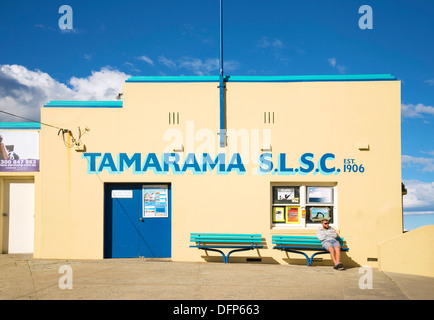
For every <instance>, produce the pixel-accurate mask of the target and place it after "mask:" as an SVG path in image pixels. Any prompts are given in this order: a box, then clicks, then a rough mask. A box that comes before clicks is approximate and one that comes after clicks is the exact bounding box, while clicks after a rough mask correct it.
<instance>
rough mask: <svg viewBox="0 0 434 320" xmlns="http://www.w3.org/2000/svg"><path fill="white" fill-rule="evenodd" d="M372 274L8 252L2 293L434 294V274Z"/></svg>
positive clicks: (69, 296) (55, 296)
mask: <svg viewBox="0 0 434 320" xmlns="http://www.w3.org/2000/svg"><path fill="white" fill-rule="evenodd" d="M62 266H64V267H62ZM59 271H60V273H59ZM368 276H369V275H368V273H367V272H365V273H359V268H350V269H346V270H345V271H336V270H334V269H332V268H331V267H325V266H313V267H307V266H301V265H275V264H257V263H229V264H223V263H207V262H203V263H195V262H168V261H149V260H146V259H106V260H39V259H33V258H32V257H31V256H29V255H13V254H11V255H9V254H1V255H0V299H1V300H118V299H119V300H124V299H134V300H137V299H140V300H290V299H302V300H304V299H313V300H319V299H321V300H323V299H338V300H383V299H389V300H416V299H429V300H432V299H434V278H431V277H421V276H411V275H403V274H392V273H383V272H380V271H378V270H376V269H372V277H371V278H368ZM370 279H371V280H372V281H370ZM369 283H372V288H369ZM68 285H69V286H70V288H68ZM361 286H362V287H367V288H365V289H362V288H361ZM61 287H64V289H62V288H61Z"/></svg>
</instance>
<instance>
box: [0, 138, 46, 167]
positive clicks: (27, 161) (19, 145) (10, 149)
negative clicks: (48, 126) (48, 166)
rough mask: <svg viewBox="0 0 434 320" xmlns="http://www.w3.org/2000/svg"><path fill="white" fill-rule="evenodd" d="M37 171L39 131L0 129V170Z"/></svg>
mask: <svg viewBox="0 0 434 320" xmlns="http://www.w3.org/2000/svg"><path fill="white" fill-rule="evenodd" d="M34 171H39V132H38V131H0V172H34Z"/></svg>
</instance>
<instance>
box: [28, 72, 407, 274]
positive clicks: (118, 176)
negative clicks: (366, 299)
mask: <svg viewBox="0 0 434 320" xmlns="http://www.w3.org/2000/svg"><path fill="white" fill-rule="evenodd" d="M225 80H226V81H225V95H224V109H223V110H222V109H221V108H220V105H219V90H218V88H217V86H218V77H212V76H211V77H206V76H204V77H131V78H130V79H128V80H127V81H126V82H125V83H124V86H123V92H122V97H123V100H122V101H111V102H104V101H75V102H74V101H51V102H50V103H48V104H47V105H45V106H44V107H43V108H42V110H41V121H42V122H43V123H48V124H50V125H52V126H55V127H57V128H61V129H62V130H59V129H56V128H53V127H47V126H42V129H41V133H40V160H41V175H42V177H41V181H40V184H38V185H37V187H38V188H40V191H39V195H40V200H39V202H40V203H39V204H38V205H37V207H36V216H35V238H34V239H35V243H34V257H36V258H62V259H102V258H112V257H115V258H122V257H146V258H169V259H171V260H173V261H220V260H221V255H219V254H218V253H213V252H205V251H202V250H197V249H193V248H190V247H189V246H190V245H191V243H190V241H189V238H190V233H193V232H203V233H206V232H208V233H259V234H261V235H262V237H263V240H264V241H263V242H264V248H263V249H258V250H252V251H247V252H243V253H238V254H234V255H233V256H231V261H235V262H236V261H246V260H247V261H260V262H263V263H282V264H285V263H303V264H304V263H305V262H304V261H303V260H302V259H300V256H298V255H293V254H286V253H284V252H281V251H278V250H273V244H272V242H271V237H272V235H274V234H287V235H313V236H315V235H316V231H317V229H318V228H319V226H320V220H321V219H322V218H327V219H329V220H330V221H331V224H332V226H333V227H334V228H335V229H336V230H337V231H338V233H339V235H340V236H341V237H343V238H344V239H345V241H346V243H347V245H348V247H350V250H349V251H348V252H346V253H343V254H342V256H343V257H342V258H343V262H344V263H345V264H346V265H371V266H374V267H376V266H378V244H379V243H380V242H382V241H384V240H386V239H390V238H392V237H396V236H398V235H400V234H402V232H403V221H402V189H401V142H400V141H401V131H400V130H401V129H400V127H401V125H400V121H401V116H400V106H401V102H400V100H401V94H400V81H398V80H396V79H395V78H394V77H393V76H390V75H356V76H317V77H315V76H310V77H302V76H299V77H295V76H294V77H232V76H231V77H226V79H225ZM114 98H115V97H114ZM222 117H223V119H224V123H225V128H224V130H225V131H224V132H225V133H226V134H225V136H224V146H220V138H221V135H220V134H219V133H221V129H222V128H221V126H220V124H221V122H220V121H219V120H220V119H221V118H222ZM323 263H325V264H327V263H330V261H329V259H327V258H325V262H323ZM318 264H321V262H318Z"/></svg>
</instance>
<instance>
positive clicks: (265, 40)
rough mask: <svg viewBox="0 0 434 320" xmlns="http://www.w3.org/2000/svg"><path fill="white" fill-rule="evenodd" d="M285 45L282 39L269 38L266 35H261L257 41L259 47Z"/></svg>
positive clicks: (280, 46) (274, 47) (277, 47)
mask: <svg viewBox="0 0 434 320" xmlns="http://www.w3.org/2000/svg"><path fill="white" fill-rule="evenodd" d="M284 46H285V45H284V44H283V41H282V40H280V39H270V38H267V37H262V38H261V39H260V40H259V41H258V47H260V48H272V49H281V48H283V47H284Z"/></svg>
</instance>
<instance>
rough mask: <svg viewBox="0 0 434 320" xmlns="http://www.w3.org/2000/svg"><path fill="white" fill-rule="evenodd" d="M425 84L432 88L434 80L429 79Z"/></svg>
mask: <svg viewBox="0 0 434 320" xmlns="http://www.w3.org/2000/svg"><path fill="white" fill-rule="evenodd" d="M424 82H425V83H428V85H430V86H434V79H428V80H425V81H424Z"/></svg>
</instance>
